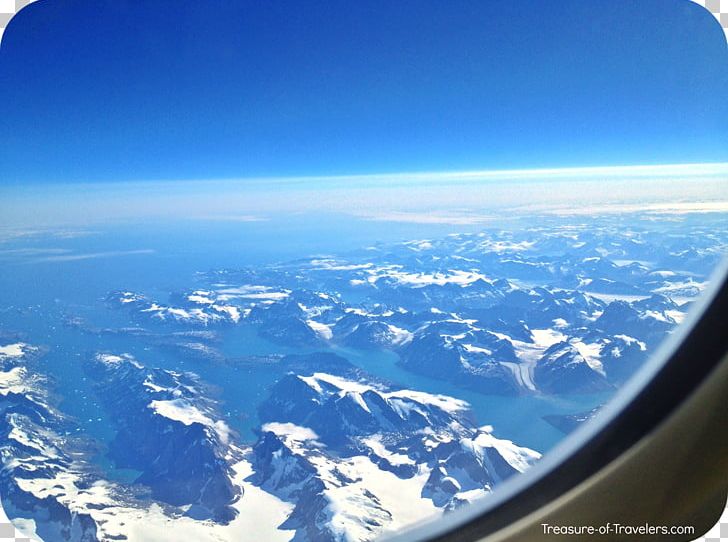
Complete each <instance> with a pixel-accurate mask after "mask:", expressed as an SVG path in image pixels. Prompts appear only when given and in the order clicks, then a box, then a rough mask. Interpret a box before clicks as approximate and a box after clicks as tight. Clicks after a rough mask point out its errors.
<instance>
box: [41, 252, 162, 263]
mask: <svg viewBox="0 0 728 542" xmlns="http://www.w3.org/2000/svg"><path fill="white" fill-rule="evenodd" d="M155 252H156V251H155V250H152V249H140V250H110V251H106V252H87V253H82V254H62V255H57V256H47V257H44V258H35V259H33V260H32V262H33V263H41V262H75V261H79V260H92V259H96V258H116V257H119V256H136V255H141V254H154V253H155Z"/></svg>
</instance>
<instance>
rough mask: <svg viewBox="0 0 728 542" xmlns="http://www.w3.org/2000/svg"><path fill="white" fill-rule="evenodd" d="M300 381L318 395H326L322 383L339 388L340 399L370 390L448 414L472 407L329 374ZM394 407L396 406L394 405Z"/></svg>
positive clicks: (390, 398) (300, 377)
mask: <svg viewBox="0 0 728 542" xmlns="http://www.w3.org/2000/svg"><path fill="white" fill-rule="evenodd" d="M298 378H299V379H301V380H302V381H304V382H305V383H306V384H308V385H309V386H310V387H311V388H312V389H313V390H315V391H316V392H317V393H319V394H322V395H326V393H327V392H326V391H325V390H324V388H323V387H322V386H321V383H322V382H325V383H327V384H329V385H330V386H333V387H334V388H337V389H338V390H339V391H338V392H336V393H338V395H339V396H340V397H343V396H344V395H345V394H347V393H357V394H362V393H364V392H366V391H369V390H374V391H376V392H377V393H378V394H380V395H381V396H382V397H383V398H384V399H385V400H393V399H394V400H396V399H407V400H411V401H415V402H418V403H421V404H423V405H433V406H436V407H438V408H440V409H442V410H444V411H446V412H449V413H455V412H460V411H463V410H467V409H468V408H469V407H470V405H469V404H468V403H467V402H466V401H463V400H462V399H456V398H454V397H449V396H447V395H436V394H432V393H427V392H423V391H417V390H408V389H402V390H395V391H389V392H387V391H382V390H380V389H378V388H377V387H376V386H374V385H372V384H365V383H362V382H356V381H354V380H349V379H346V378H342V377H340V376H336V375H332V374H328V373H314V374H313V375H311V376H299V377H298ZM393 406H394V405H393ZM397 406H398V407H400V408H402V409H405V408H407V405H403V404H402V403H401V402H398V403H397Z"/></svg>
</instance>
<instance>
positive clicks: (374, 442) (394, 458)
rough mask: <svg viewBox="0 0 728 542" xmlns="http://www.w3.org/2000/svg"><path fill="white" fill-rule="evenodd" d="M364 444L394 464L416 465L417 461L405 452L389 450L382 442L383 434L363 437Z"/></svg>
mask: <svg viewBox="0 0 728 542" xmlns="http://www.w3.org/2000/svg"><path fill="white" fill-rule="evenodd" d="M361 442H362V444H364V445H365V446H368V447H369V448H371V450H372V452H374V453H375V454H376V455H378V456H379V457H381V458H383V459H386V460H387V461H389V463H390V464H392V465H395V466H396V465H414V464H415V461H414V460H413V459H411V458H410V457H409V456H407V455H405V454H398V453H396V452H392V451H389V450H387V448H386V447H385V446H384V444H383V443H382V435H378V434H376V435H372V436H371V437H367V438H363V439H362V440H361Z"/></svg>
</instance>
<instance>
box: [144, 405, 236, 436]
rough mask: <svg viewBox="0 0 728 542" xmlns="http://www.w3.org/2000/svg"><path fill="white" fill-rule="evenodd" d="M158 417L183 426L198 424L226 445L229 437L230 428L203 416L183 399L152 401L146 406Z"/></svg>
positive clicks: (223, 423)
mask: <svg viewBox="0 0 728 542" xmlns="http://www.w3.org/2000/svg"><path fill="white" fill-rule="evenodd" d="M147 407H148V408H150V409H152V410H153V411H154V412H155V413H156V414H158V415H159V416H163V417H165V418H168V419H170V420H173V421H177V422H180V423H182V424H184V425H192V424H193V423H199V424H201V425H204V426H206V427H210V428H211V429H213V430H214V431H215V432H216V433H217V434H218V436H219V437H220V440H221V441H222V442H223V443H227V442H228V440H229V437H230V428H229V427H228V426H227V424H226V423H225V422H223V421H221V420H218V421H214V420H212V419H211V418H210V417H209V416H207V415H206V414H204V413H203V412H202V411H200V409H199V408H197V407H196V406H195V405H193V404H191V403H190V402H189V401H187V400H186V399H183V398H179V399H170V400H166V401H156V400H155V401H152V402H151V403H149V404H148V405H147Z"/></svg>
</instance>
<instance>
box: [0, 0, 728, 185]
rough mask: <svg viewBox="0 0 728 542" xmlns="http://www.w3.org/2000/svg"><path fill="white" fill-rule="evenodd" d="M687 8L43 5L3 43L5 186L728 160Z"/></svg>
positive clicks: (660, 3) (715, 89)
mask: <svg viewBox="0 0 728 542" xmlns="http://www.w3.org/2000/svg"><path fill="white" fill-rule="evenodd" d="M727 97H728V49H727V48H726V45H725V39H724V36H723V34H722V32H721V30H720V27H719V26H718V24H717V22H716V21H715V20H714V19H713V18H712V17H711V16H710V15H709V14H708V13H707V11H704V10H702V8H700V7H698V6H696V5H694V4H693V3H692V2H689V1H688V0H631V1H626V0H603V1H602V0H588V1H585V0H566V1H559V2H551V1H543V0H533V1H532V0H523V1H521V0H507V1H506V0H503V1H498V2H486V1H483V0H475V1H472V2H460V1H456V0H453V1H439V2H434V1H433V2H427V1H423V0H417V1H412V2H407V1H401V2H391V1H382V2H374V1H371V2H355V1H350V2H335V1H329V2H313V1H291V2H270V3H269V2H255V3H254V2H233V1H215V0H211V1H205V2H197V1H194V2H193V1H190V2H180V1H179V0H174V1H168V0H154V1H131V0H112V1H103V0H88V1H85V0H84V1H80V0H40V1H38V2H36V3H34V4H31V5H30V6H28V7H27V8H26V9H24V10H23V11H22V12H21V13H20V14H19V15H18V16H16V18H15V19H13V21H12V22H11V25H10V26H9V27H8V29H7V31H6V33H5V35H4V38H3V43H2V47H1V48H0V104H2V110H1V114H0V182H33V181H79V180H82V181H95V180H144V179H181V178H216V177H248V176H260V175H263V176H268V175H270V176H278V175H326V174H356V173H371V172H394V171H433V170H451V169H486V168H529V167H564V166H582V165H612V164H659V163H680V162H719V161H728V98H727Z"/></svg>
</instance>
